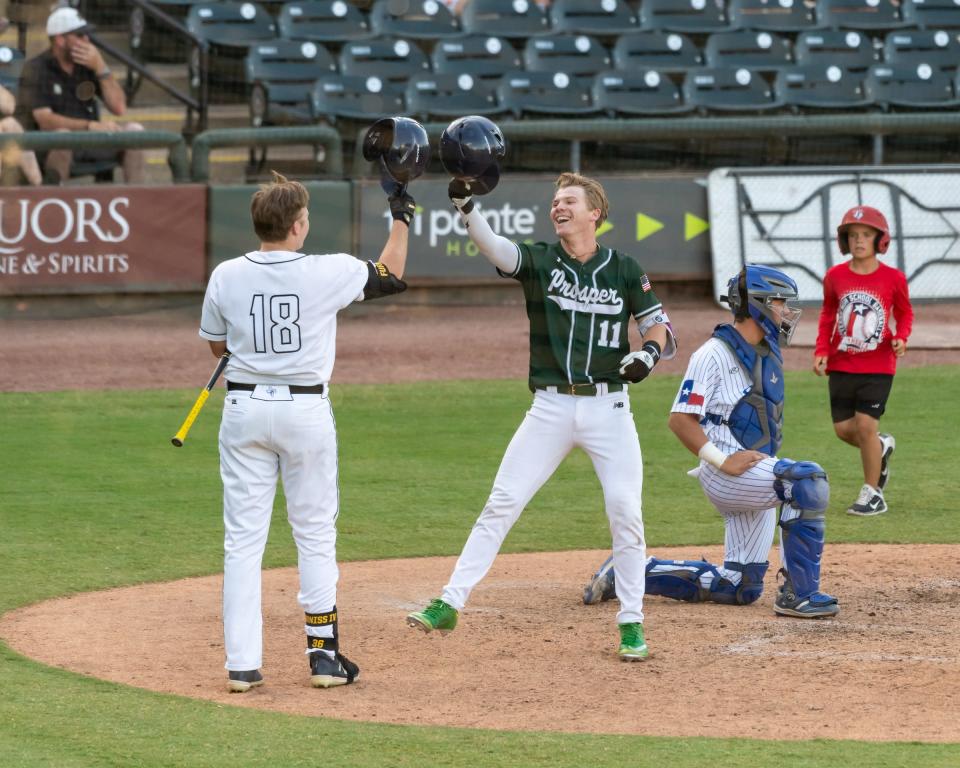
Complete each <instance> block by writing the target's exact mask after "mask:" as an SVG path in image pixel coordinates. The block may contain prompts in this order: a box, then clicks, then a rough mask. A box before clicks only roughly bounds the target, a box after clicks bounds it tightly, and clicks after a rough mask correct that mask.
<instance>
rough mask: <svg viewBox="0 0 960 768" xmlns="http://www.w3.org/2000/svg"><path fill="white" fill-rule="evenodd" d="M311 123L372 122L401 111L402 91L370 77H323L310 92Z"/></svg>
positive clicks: (372, 76) (393, 85)
mask: <svg viewBox="0 0 960 768" xmlns="http://www.w3.org/2000/svg"><path fill="white" fill-rule="evenodd" d="M310 106H311V111H312V113H313V118H314V120H321V121H325V122H328V123H330V124H335V123H336V122H337V121H338V120H339V119H341V118H345V119H349V120H360V121H366V120H374V119H377V118H380V117H383V116H384V115H402V114H404V112H405V107H404V101H403V90H402V88H401V87H400V86H399V85H397V84H396V83H392V82H390V81H389V80H384V79H381V78H379V77H376V76H374V75H371V76H369V77H358V76H356V75H324V76H323V77H321V78H319V79H318V80H317V81H316V83H314V86H313V90H312V91H311V93H310Z"/></svg>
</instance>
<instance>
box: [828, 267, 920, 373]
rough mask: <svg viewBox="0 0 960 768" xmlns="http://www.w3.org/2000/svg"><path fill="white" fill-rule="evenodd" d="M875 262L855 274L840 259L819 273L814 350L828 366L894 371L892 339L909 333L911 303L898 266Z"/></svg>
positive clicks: (911, 312) (856, 370)
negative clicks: (820, 298)
mask: <svg viewBox="0 0 960 768" xmlns="http://www.w3.org/2000/svg"><path fill="white" fill-rule="evenodd" d="M877 264H878V267H877V269H876V270H875V271H873V272H871V273H870V274H869V275H860V274H857V273H856V272H854V271H853V270H852V269H850V262H844V263H843V264H837V265H836V266H834V267H831V268H830V269H829V270H827V274H826V275H825V276H824V278H823V308H822V309H821V310H820V327H819V331H818V333H817V346H816V351H815V353H814V354H816V355H817V356H823V355H826V356H827V371H828V372H829V371H844V372H846V373H889V374H893V373H896V370H897V358H896V355H894V353H893V347H892V345H891V342H892V341H893V340H894V339H903V340H904V341H907V339H908V338H909V337H910V331H911V330H912V329H913V308H912V307H911V306H910V293H909V291H908V290H907V278H906V276H905V275H904V274H903V272H901V271H900V270H899V269H894V268H893V267H891V266H888V265H886V264H884V263H883V262H882V261H878V262H877Z"/></svg>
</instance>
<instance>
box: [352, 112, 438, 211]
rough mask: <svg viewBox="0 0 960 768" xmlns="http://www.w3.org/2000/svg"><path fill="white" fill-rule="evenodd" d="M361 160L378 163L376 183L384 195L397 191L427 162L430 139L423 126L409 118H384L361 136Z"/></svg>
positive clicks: (423, 167)
mask: <svg viewBox="0 0 960 768" xmlns="http://www.w3.org/2000/svg"><path fill="white" fill-rule="evenodd" d="M363 157H364V159H365V160H369V161H371V162H372V161H374V160H379V161H380V171H381V180H380V184H381V186H382V187H383V188H384V191H386V192H387V194H393V193H394V192H397V191H398V190H399V189H400V188H401V187H404V186H406V185H407V184H409V183H410V182H411V181H413V180H414V179H415V178H417V177H418V176H419V175H421V174H422V173H423V172H424V170H426V167H427V164H428V163H429V162H430V140H429V139H428V138H427V132H426V131H425V130H424V128H423V126H422V125H420V123H418V122H417V121H416V120H411V119H410V118H409V117H385V118H383V119H382V120H377V122H375V123H374V124H373V125H371V126H370V127H369V128H368V129H367V134H366V136H364V137H363Z"/></svg>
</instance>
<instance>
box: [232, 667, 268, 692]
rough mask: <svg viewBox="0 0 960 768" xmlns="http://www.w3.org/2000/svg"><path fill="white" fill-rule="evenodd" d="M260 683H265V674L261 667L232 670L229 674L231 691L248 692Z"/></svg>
mask: <svg viewBox="0 0 960 768" xmlns="http://www.w3.org/2000/svg"><path fill="white" fill-rule="evenodd" d="M260 685H263V675H261V674H260V670H259V669H244V670H242V671H237V670H230V672H229V674H228V676H227V687H228V688H229V689H230V693H246V692H247V691H249V690H250V689H251V688H256V687H257V686H260Z"/></svg>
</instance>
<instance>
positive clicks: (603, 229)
mask: <svg viewBox="0 0 960 768" xmlns="http://www.w3.org/2000/svg"><path fill="white" fill-rule="evenodd" d="M611 229H613V224H611V223H610V222H609V221H605V222H603V224H601V225H600V226H599V227H597V237H600V235H605V234H606V233H607V232H609V231H610V230H611Z"/></svg>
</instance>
